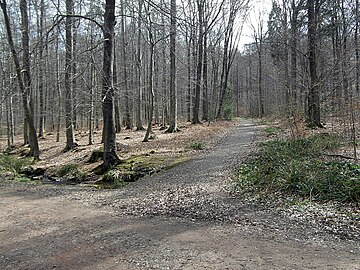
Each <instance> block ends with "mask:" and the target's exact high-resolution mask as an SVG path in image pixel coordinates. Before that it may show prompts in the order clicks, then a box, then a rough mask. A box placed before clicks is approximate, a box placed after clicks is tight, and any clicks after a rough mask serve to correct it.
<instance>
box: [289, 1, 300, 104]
mask: <svg viewBox="0 0 360 270" xmlns="http://www.w3.org/2000/svg"><path fill="white" fill-rule="evenodd" d="M291 9H292V16H291V22H290V25H291V30H290V31H291V41H290V57H291V72H290V74H291V78H290V98H291V103H293V104H297V103H298V101H299V100H298V93H297V92H298V91H297V47H298V42H297V40H298V22H297V20H298V19H297V18H298V13H299V11H298V7H297V6H296V5H295V0H292V2H291Z"/></svg>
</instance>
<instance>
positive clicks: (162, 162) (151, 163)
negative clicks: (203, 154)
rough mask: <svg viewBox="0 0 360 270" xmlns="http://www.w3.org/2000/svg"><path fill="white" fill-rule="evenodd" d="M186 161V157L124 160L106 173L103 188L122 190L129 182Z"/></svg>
mask: <svg viewBox="0 0 360 270" xmlns="http://www.w3.org/2000/svg"><path fill="white" fill-rule="evenodd" d="M186 160H188V158H187V157H184V156H174V157H164V156H156V155H140V156H134V157H131V158H129V159H126V160H122V161H121V162H120V164H118V165H117V166H115V167H114V168H112V169H111V170H109V171H108V172H106V173H105V174H104V175H103V177H102V180H101V183H102V187H103V188H120V187H123V186H124V185H125V184H126V183H127V182H135V181H137V180H138V179H140V178H142V177H144V176H146V175H151V174H154V173H157V172H160V171H164V170H168V169H170V168H173V167H175V166H177V165H179V164H181V163H183V162H184V161H186Z"/></svg>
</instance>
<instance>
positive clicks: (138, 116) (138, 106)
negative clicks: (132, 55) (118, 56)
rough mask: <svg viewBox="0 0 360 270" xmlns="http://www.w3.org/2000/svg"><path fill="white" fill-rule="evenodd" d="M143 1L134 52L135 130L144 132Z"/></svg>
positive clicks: (140, 7) (139, 2) (139, 4)
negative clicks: (135, 50)
mask: <svg viewBox="0 0 360 270" xmlns="http://www.w3.org/2000/svg"><path fill="white" fill-rule="evenodd" d="M143 4H144V0H138V12H139V14H138V21H137V27H138V29H137V31H138V32H137V52H136V75H137V93H136V130H144V127H143V124H142V117H141V107H142V74H141V72H142V71H141V57H142V55H141V16H142V6H143Z"/></svg>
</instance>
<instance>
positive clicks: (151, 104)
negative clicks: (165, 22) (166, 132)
mask: <svg viewBox="0 0 360 270" xmlns="http://www.w3.org/2000/svg"><path fill="white" fill-rule="evenodd" d="M149 24H150V25H149V39H150V56H149V95H150V102H149V119H148V126H147V129H146V134H145V137H144V140H143V142H148V141H149V136H150V133H151V132H152V119H153V113H154V87H153V83H154V47H155V43H154V40H153V34H152V22H151V19H150V23H149Z"/></svg>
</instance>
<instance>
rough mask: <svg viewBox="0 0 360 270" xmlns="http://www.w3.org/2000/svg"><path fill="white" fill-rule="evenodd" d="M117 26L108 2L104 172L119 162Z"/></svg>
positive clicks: (111, 0) (105, 57) (110, 1)
mask: <svg viewBox="0 0 360 270" xmlns="http://www.w3.org/2000/svg"><path fill="white" fill-rule="evenodd" d="M114 26H115V0H106V3H105V14H104V27H103V31H104V61H103V71H102V96H103V97H102V100H103V106H102V109H103V122H104V128H103V133H104V134H103V140H104V157H103V159H104V163H103V165H102V167H103V170H107V169H109V168H110V167H111V166H113V165H115V164H117V163H118V162H119V157H118V156H117V154H116V132H115V124H114V115H113V105H114V104H113V96H114V86H113V74H112V72H113V70H112V69H113V48H114V47H113V42H114Z"/></svg>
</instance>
